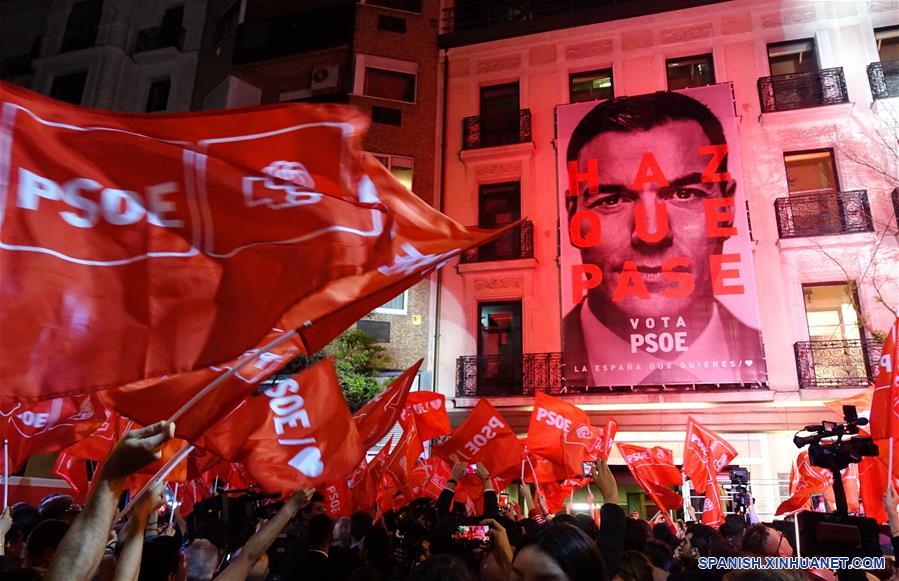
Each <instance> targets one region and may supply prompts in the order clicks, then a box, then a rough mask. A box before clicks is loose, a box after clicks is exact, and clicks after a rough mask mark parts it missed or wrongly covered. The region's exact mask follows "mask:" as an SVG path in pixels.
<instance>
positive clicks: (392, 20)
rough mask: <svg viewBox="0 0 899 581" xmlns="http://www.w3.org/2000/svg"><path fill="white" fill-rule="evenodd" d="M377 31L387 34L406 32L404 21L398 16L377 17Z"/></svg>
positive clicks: (383, 15) (384, 15) (382, 15)
mask: <svg viewBox="0 0 899 581" xmlns="http://www.w3.org/2000/svg"><path fill="white" fill-rule="evenodd" d="M378 30H386V31H387V32H406V19H405V18H400V17H398V16H387V15H386V14H380V15H378Z"/></svg>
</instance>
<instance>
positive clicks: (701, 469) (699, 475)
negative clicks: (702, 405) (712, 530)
mask: <svg viewBox="0 0 899 581" xmlns="http://www.w3.org/2000/svg"><path fill="white" fill-rule="evenodd" d="M736 457H737V451H736V450H735V449H734V447H733V446H731V445H730V444H728V443H727V441H726V440H724V438H722V437H721V436H719V435H718V434H716V433H715V432H713V431H711V430H709V429H708V428H706V427H705V426H703V425H702V424H700V423H699V422H697V421H696V420H694V419H693V418H689V421H688V422H687V435H686V440H685V441H684V465H683V471H684V474H686V475H687V476H689V477H690V480H691V481H692V483H693V488H695V489H696V492H698V493H699V494H706V488H707V487H708V486H709V485H713V486H717V478H718V473H719V472H721V471H722V470H723V469H724V467H725V466H727V465H728V464H730V463H731V461H732V460H733V459H734V458H736Z"/></svg>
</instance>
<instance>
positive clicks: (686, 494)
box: [682, 474, 690, 522]
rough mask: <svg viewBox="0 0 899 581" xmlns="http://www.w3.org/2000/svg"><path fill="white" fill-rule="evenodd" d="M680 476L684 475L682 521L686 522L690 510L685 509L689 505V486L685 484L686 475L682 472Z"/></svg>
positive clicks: (688, 518)
mask: <svg viewBox="0 0 899 581" xmlns="http://www.w3.org/2000/svg"><path fill="white" fill-rule="evenodd" d="M682 476H683V477H684V483H683V485H682V487H683V493H684V494H683V497H684V522H687V521H689V520H690V511H689V510H687V507H688V506H690V488H689V486H687V475H686V474H682Z"/></svg>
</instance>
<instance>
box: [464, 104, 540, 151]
mask: <svg viewBox="0 0 899 581" xmlns="http://www.w3.org/2000/svg"><path fill="white" fill-rule="evenodd" d="M530 140H531V110H530V109H522V110H520V111H519V112H518V124H517V127H516V124H515V119H514V113H513V116H506V118H505V119H498V118H486V117H482V116H481V115H475V116H474V117H466V118H465V119H463V120H462V149H479V148H482V147H496V146H498V145H512V144H514V143H527V142H529V141H530Z"/></svg>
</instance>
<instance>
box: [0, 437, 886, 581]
mask: <svg viewBox="0 0 899 581" xmlns="http://www.w3.org/2000/svg"><path fill="white" fill-rule="evenodd" d="M173 433H174V430H173V426H172V424H171V423H167V422H160V423H158V424H154V425H152V426H149V427H147V428H144V429H141V430H136V431H133V432H130V433H129V434H127V435H126V436H125V437H124V438H123V439H122V440H121V441H120V442H119V444H118V445H117V446H116V448H115V449H114V450H113V452H112V453H111V455H110V457H109V458H108V459H107V460H106V462H104V463H103V465H102V468H101V469H100V470H99V472H98V474H97V476H96V477H95V479H94V482H93V484H92V488H91V493H90V495H89V497H88V500H87V502H86V503H85V505H84V507H83V508H81V507H78V506H77V505H75V504H74V503H73V502H72V499H71V497H68V496H64V495H53V496H51V497H48V498H46V499H45V500H44V501H43V502H42V503H41V504H40V506H39V507H32V506H29V505H27V504H25V503H18V504H16V505H14V506H12V507H11V508H10V509H7V510H6V511H4V513H3V514H2V517H0V550H2V555H0V570H2V574H0V581H14V580H15V581H34V580H46V581H62V580H82V579H84V580H90V579H96V580H112V579H115V580H137V581H170V580H187V581H210V580H212V579H215V580H217V581H233V580H238V579H240V580H243V579H251V580H254V581H264V580H271V581H290V580H294V579H297V580H308V581H318V580H336V581H393V580H398V581H399V580H409V581H474V580H476V579H481V580H483V581H507V580H514V581H588V580H589V581H607V580H608V581H612V580H616V581H617V580H621V581H661V580H664V579H668V580H670V581H679V580H689V579H698V580H718V579H723V580H726V581H744V580H749V579H759V580H769V579H770V580H794V579H795V580H800V579H808V578H823V579H826V578H835V577H833V576H832V574H830V573H829V572H827V571H811V572H810V571H800V570H793V571H789V570H759V569H750V570H726V569H702V568H701V567H700V557H728V556H734V557H737V556H761V557H765V556H781V557H789V556H792V555H793V546H792V542H793V541H792V540H791V539H790V538H788V537H787V536H785V535H784V533H783V532H781V531H780V530H778V529H777V528H774V527H773V526H770V525H768V524H763V523H759V522H757V518H753V516H754V515H753V513H752V511H750V515H749V518H747V516H746V515H736V514H732V515H728V518H727V521H726V522H725V523H724V524H723V525H721V526H720V527H719V528H717V529H715V528H712V527H709V526H706V525H703V524H699V523H698V522H687V523H686V524H684V523H683V522H681V521H678V522H677V523H675V525H676V526H675V527H674V529H676V530H674V529H672V527H671V526H670V525H669V524H666V523H664V522H661V523H656V524H651V523H650V522H648V521H646V520H642V519H639V518H636V517H635V516H633V515H631V516H628V515H627V514H626V513H625V511H624V510H623V509H622V507H621V506H620V504H619V497H618V487H617V483H616V481H615V478H614V476H613V475H612V473H611V471H610V469H609V467H608V465H607V464H606V463H605V462H602V461H600V462H597V463H596V465H595V470H594V482H595V484H596V486H597V487H598V489H599V492H600V493H601V494H602V496H603V504H602V505H601V507H600V509H599V512H598V514H597V515H588V514H571V513H567V512H562V513H560V514H556V515H550V514H547V513H546V511H545V510H543V509H542V508H541V507H540V503H539V502H537V503H535V502H534V500H533V496H532V494H531V491H530V487H529V486H528V485H526V484H521V483H516V485H517V486H519V492H520V499H521V501H522V502H521V506H519V505H518V504H517V503H514V502H509V501H507V499H506V498H505V497H503V499H502V501H501V500H500V495H499V494H498V493H497V491H495V490H493V489H492V487H491V480H490V478H489V474H487V472H486V470H484V469H483V467H479V469H478V475H479V476H480V477H481V479H482V481H483V484H484V492H483V513H482V514H479V515H471V514H468V511H467V509H466V505H465V504H463V503H461V502H454V496H455V487H456V485H457V484H458V481H459V480H460V478H461V477H462V475H463V473H464V470H465V465H462V464H457V465H456V466H454V467H453V472H452V474H451V477H450V479H449V480H448V481H447V485H446V488H445V489H444V490H443V491H442V492H441V493H440V496H439V498H437V499H436V500H434V499H431V498H417V499H414V500H412V502H410V503H409V504H407V505H405V506H404V507H402V508H400V509H398V510H390V511H387V512H385V513H383V514H380V513H378V514H372V513H371V512H364V511H358V512H354V513H353V514H352V515H351V516H348V517H343V518H340V519H337V520H334V519H332V518H331V517H329V516H328V515H327V514H326V511H325V506H324V498H323V497H322V495H321V494H319V493H317V492H315V491H314V490H312V489H307V490H301V491H297V492H295V493H294V494H293V495H291V496H290V497H289V498H287V499H286V500H284V501H274V502H271V504H269V505H266V508H267V509H268V510H264V511H259V512H258V514H257V515H256V518H254V519H251V521H252V522H251V524H252V525H253V527H252V528H253V530H252V531H250V533H249V534H248V535H246V537H247V538H237V537H236V536H235V533H234V531H233V530H231V529H229V526H228V523H227V522H225V520H223V518H222V514H221V511H218V512H217V511H215V510H205V511H204V510H200V509H199V508H195V509H194V511H193V514H191V515H189V516H188V518H187V521H185V520H184V519H182V518H181V516H180V515H178V514H177V512H176V513H174V514H172V515H170V516H164V513H161V512H160V510H159V509H160V507H162V506H164V503H165V496H164V494H163V493H162V488H161V486H157V487H155V488H153V489H151V490H150V492H149V493H148V494H145V495H142V496H140V497H138V498H137V499H136V501H135V503H134V506H133V507H132V508H131V509H130V510H129V511H127V514H126V515H125V516H120V517H119V518H118V519H117V516H116V515H117V514H118V512H119V511H118V505H119V500H120V495H121V493H122V491H123V487H124V482H125V479H126V477H127V476H128V475H130V474H132V473H133V472H135V471H136V470H138V469H140V468H141V467H143V466H145V465H146V464H148V463H149V462H151V461H153V460H154V459H156V458H158V457H159V453H160V452H159V449H160V446H161V444H162V443H163V442H165V441H166V440H168V439H169V438H171V437H172V435H173ZM888 495H889V497H888V498H887V499H886V500H887V502H886V503H885V504H886V505H887V507H888V512H889V517H890V519H889V522H890V527H891V529H892V531H893V532H894V533H899V515H897V513H896V509H895V507H896V505H897V500H899V499H897V498H896V497H895V496H894V495H893V493H892V491H890V492H888ZM198 507H199V505H198ZM522 513H524V514H522ZM754 521H755V522H754ZM890 538H892V541H893V543H896V542H897V541H899V536H896V537H893V536H892V535H890ZM887 562H888V563H889V561H887ZM865 575H867V576H868V578H879V579H888V578H891V577H892V575H893V571H892V568H891V567H890V568H888V569H885V570H879V571H870V572H867V573H865Z"/></svg>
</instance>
